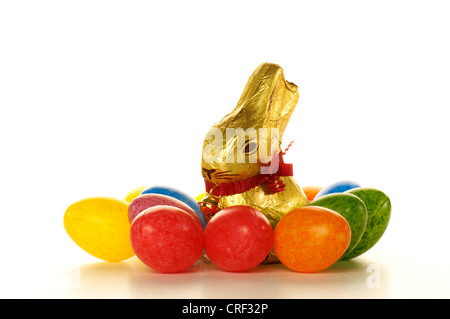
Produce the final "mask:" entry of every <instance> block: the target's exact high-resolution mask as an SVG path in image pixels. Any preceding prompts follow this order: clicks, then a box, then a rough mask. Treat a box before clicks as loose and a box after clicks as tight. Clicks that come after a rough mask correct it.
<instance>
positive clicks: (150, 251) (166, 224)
mask: <svg viewBox="0 0 450 319" xmlns="http://www.w3.org/2000/svg"><path fill="white" fill-rule="evenodd" d="M130 236H131V245H132V247H133V250H134V252H135V253H136V256H137V257H138V258H139V259H140V260H141V261H142V262H143V263H144V264H146V265H147V266H148V267H150V268H151V269H153V270H156V271H159V272H165V273H175V272H181V271H183V270H185V269H187V268H189V267H191V266H192V265H194V263H195V262H196V261H197V260H198V259H199V257H200V255H201V253H202V251H203V230H202V228H201V227H200V226H199V225H198V223H197V222H196V221H195V220H194V218H193V217H192V216H191V215H190V214H188V213H186V212H185V211H184V210H182V209H180V208H177V207H173V206H165V205H158V206H153V207H150V208H147V209H146V210H144V211H143V212H142V213H140V214H139V215H138V216H136V218H135V219H134V221H133V223H132V224H131V235H130Z"/></svg>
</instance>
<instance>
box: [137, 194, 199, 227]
mask: <svg viewBox="0 0 450 319" xmlns="http://www.w3.org/2000/svg"><path fill="white" fill-rule="evenodd" d="M141 194H142V195H143V194H162V195H167V196H171V197H174V198H176V199H178V200H181V201H182V202H183V203H185V204H186V205H188V206H189V207H190V208H192V209H193V210H194V211H195V212H196V213H197V215H198V217H199V218H200V220H201V221H202V223H203V226H206V223H205V219H204V218H203V214H202V212H201V211H200V207H199V206H198V201H196V200H195V199H194V198H192V197H191V196H189V195H188V194H186V193H184V192H182V191H180V190H178V189H175V188H172V187H168V186H152V187H148V188H146V189H144V190H143V191H142V192H141Z"/></svg>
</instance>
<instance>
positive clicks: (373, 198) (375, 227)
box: [343, 187, 391, 260]
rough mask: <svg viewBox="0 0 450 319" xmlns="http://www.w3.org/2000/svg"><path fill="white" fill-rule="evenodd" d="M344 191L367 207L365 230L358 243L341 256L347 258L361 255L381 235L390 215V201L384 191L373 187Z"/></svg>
mask: <svg viewBox="0 0 450 319" xmlns="http://www.w3.org/2000/svg"><path fill="white" fill-rule="evenodd" d="M345 193H347V194H353V195H356V196H358V197H359V198H360V199H361V200H362V201H363V202H364V204H365V205H366V208H367V225H366V230H365V231H364V234H363V236H362V238H361V240H360V241H359V243H358V245H356V247H355V248H354V249H353V250H352V251H351V252H350V253H349V254H348V255H347V256H345V258H343V259H345V260H347V259H352V258H355V257H358V256H360V255H362V254H363V253H365V252H366V251H368V250H369V249H370V248H372V247H373V246H374V245H375V244H376V243H377V242H378V240H380V238H381V236H383V234H384V232H385V230H386V228H387V226H388V224H389V219H390V217H391V201H390V199H389V197H388V196H387V195H386V194H385V193H383V192H382V191H380V190H378V189H375V188H369V187H358V188H354V189H350V190H348V191H346V192H345ZM345 193H344V194H345Z"/></svg>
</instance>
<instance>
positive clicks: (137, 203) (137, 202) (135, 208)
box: [128, 194, 203, 229]
mask: <svg viewBox="0 0 450 319" xmlns="http://www.w3.org/2000/svg"><path fill="white" fill-rule="evenodd" d="M158 205H166V206H174V207H178V208H180V209H182V210H184V211H185V212H186V213H188V214H189V215H191V216H192V217H193V218H194V219H195V221H196V222H197V223H198V225H199V226H200V227H201V228H202V229H203V223H202V221H201V220H200V218H199V217H198V215H197V213H196V212H194V210H193V209H192V208H190V207H189V206H188V205H187V204H185V203H183V202H182V201H180V200H178V199H176V198H174V197H171V196H167V195H162V194H143V195H140V196H138V197H136V198H135V199H133V200H132V201H131V203H130V205H129V207H128V219H129V221H130V224H131V223H132V222H133V220H134V219H135V218H136V216H137V215H139V213H141V212H142V211H144V210H146V209H147V208H150V207H153V206H158Z"/></svg>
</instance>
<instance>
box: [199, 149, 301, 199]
mask: <svg viewBox="0 0 450 319" xmlns="http://www.w3.org/2000/svg"><path fill="white" fill-rule="evenodd" d="M292 143H293V141H292V142H291V143H289V145H288V147H287V148H286V149H285V150H284V152H280V153H278V156H276V154H274V156H273V158H272V161H271V162H270V165H269V166H264V167H262V168H261V174H258V175H255V176H252V177H249V178H246V179H243V180H240V181H236V182H231V183H223V184H218V185H216V184H213V183H210V182H207V181H206V180H205V189H206V192H207V193H208V194H211V195H214V196H229V195H234V194H240V193H244V192H246V191H248V190H250V189H252V188H255V187H256V186H259V185H262V184H264V183H265V184H266V185H267V187H268V190H269V192H270V193H272V194H274V193H278V192H282V191H284V187H285V184H284V183H283V181H282V180H281V179H280V177H281V176H293V175H294V170H293V167H292V164H286V163H285V162H284V160H283V155H284V154H286V152H287V151H288V150H289V148H290V147H291V145H292Z"/></svg>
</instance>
